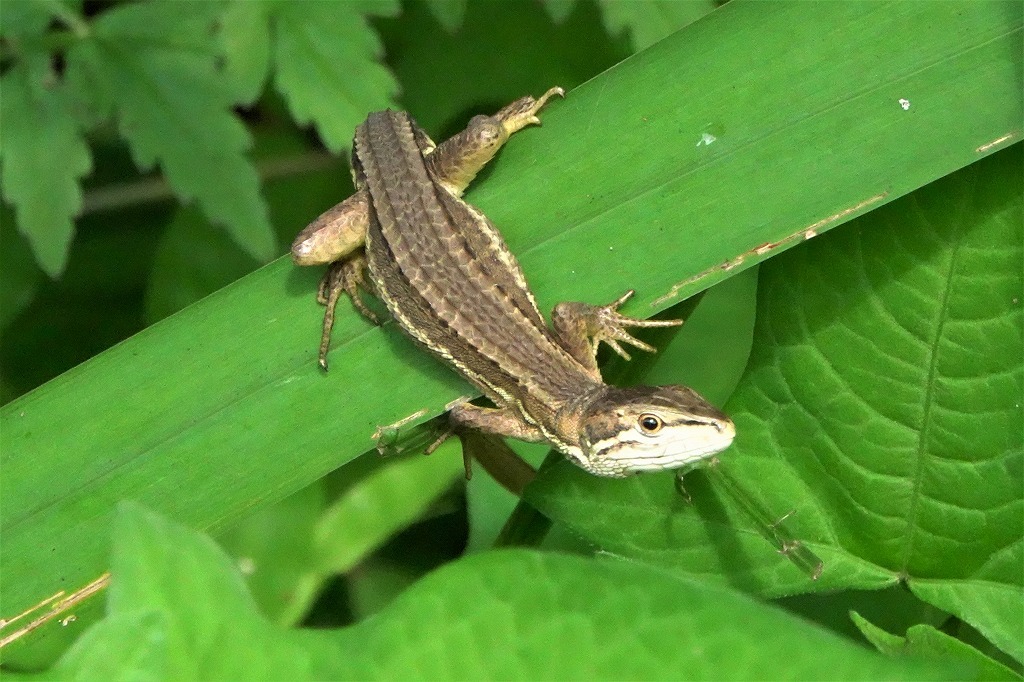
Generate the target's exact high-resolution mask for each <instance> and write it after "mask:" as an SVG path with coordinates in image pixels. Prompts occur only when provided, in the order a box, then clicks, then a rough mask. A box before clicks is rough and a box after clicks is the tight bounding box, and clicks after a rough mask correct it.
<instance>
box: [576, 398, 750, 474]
mask: <svg viewBox="0 0 1024 682" xmlns="http://www.w3.org/2000/svg"><path fill="white" fill-rule="evenodd" d="M581 408H582V409H581V410H580V412H579V413H578V414H579V422H578V426H577V428H578V433H579V450H578V451H575V450H576V448H573V450H574V452H571V453H569V455H570V457H571V458H572V459H573V460H574V461H575V462H576V463H577V464H579V465H580V466H581V467H583V468H584V469H586V470H587V471H589V472H591V473H593V474H596V475H598V476H611V477H622V476H627V475H629V474H631V473H635V472H638V471H663V470H667V469H676V468H678V467H681V466H683V465H684V464H688V463H690V462H694V461H696V460H698V459H702V458H704V457H709V456H710V455H713V454H715V453H717V452H721V451H722V450H724V449H725V448H727V447H729V445H730V444H731V443H732V440H733V438H734V437H735V436H736V427H735V426H734V425H733V423H732V420H731V419H729V417H728V416H726V415H725V413H723V412H722V411H721V410H719V409H718V408H717V407H715V406H714V405H712V404H711V403H709V402H708V401H707V400H705V399H704V398H703V397H701V396H700V394H698V393H697V392H696V391H694V390H693V389H691V388H688V387H686V386H633V387H628V388H619V387H614V386H607V387H605V390H604V391H602V392H601V393H600V394H598V395H597V396H596V397H594V398H593V399H592V400H590V401H588V402H587V404H585V405H582V406H581Z"/></svg>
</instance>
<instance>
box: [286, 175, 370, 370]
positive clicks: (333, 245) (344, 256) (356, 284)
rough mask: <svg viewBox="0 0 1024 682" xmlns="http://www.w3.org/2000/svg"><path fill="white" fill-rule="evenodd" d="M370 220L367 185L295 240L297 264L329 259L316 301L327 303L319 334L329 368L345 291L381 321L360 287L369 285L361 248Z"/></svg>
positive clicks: (322, 358)
mask: <svg viewBox="0 0 1024 682" xmlns="http://www.w3.org/2000/svg"><path fill="white" fill-rule="evenodd" d="M369 224H370V198H369V195H368V194H367V192H366V189H365V188H364V189H360V190H359V191H357V192H356V193H355V194H353V195H352V196H350V197H349V198H348V199H345V201H342V202H341V203H339V204H337V205H335V206H333V207H331V208H329V209H327V210H326V211H324V212H323V213H322V214H320V216H319V217H318V218H317V219H316V220H314V221H313V222H312V223H310V224H309V226H308V227H306V229H304V230H303V231H302V232H300V233H299V235H298V236H297V237H296V238H295V241H294V242H293V243H292V260H294V261H295V263H296V264H298V265H322V264H324V263H330V267H329V268H328V269H327V273H326V274H325V275H324V277H323V279H322V280H320V289H319V291H318V292H317V297H316V298H317V301H318V302H319V303H320V304H321V305H324V306H326V307H327V310H326V311H324V324H323V332H322V334H321V337H320V354H319V361H320V366H321V367H322V368H323V369H324V370H326V369H327V349H328V347H329V346H330V343H331V330H332V329H333V328H334V312H335V308H337V305H338V299H339V298H341V294H342V293H346V294H348V296H349V298H351V299H352V304H353V305H354V306H355V308H356V310H358V311H359V312H360V313H362V315H363V316H364V317H366V318H367V319H369V320H370V321H372V322H374V323H378V322H379V321H378V319H377V316H376V315H375V314H374V313H373V311H372V310H370V309H369V308H368V307H366V304H365V303H364V302H363V299H362V297H361V296H360V293H359V290H360V288H363V289H366V288H368V287H367V285H366V281H367V280H366V256H365V255H364V253H363V251H362V248H363V245H364V243H365V242H366V230H367V229H368V227H369Z"/></svg>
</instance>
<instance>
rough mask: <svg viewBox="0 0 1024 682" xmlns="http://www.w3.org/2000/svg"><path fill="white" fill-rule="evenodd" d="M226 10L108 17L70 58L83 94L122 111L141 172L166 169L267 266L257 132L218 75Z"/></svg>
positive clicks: (170, 9) (127, 9)
mask: <svg viewBox="0 0 1024 682" xmlns="http://www.w3.org/2000/svg"><path fill="white" fill-rule="evenodd" d="M220 9H221V7H220V5H219V4H217V3H204V2H198V3H197V2H171V3H145V4H130V5H122V6H118V7H114V8H112V9H110V10H108V11H106V12H104V13H102V14H101V15H100V16H99V17H98V18H97V19H96V21H95V22H94V23H93V26H92V31H91V32H90V34H89V36H88V37H87V38H84V39H83V40H81V41H80V42H78V43H77V44H76V45H75V46H74V47H73V48H72V49H71V50H70V51H69V52H68V54H67V73H68V79H69V80H70V81H71V82H72V83H73V84H75V85H76V87H77V88H78V90H79V91H80V92H90V93H92V92H96V93H98V94H97V95H95V96H98V97H100V98H101V99H105V100H106V101H107V102H108V103H111V102H112V103H113V105H114V106H115V107H116V116H117V123H118V129H119V130H120V132H121V135H122V136H123V137H124V138H125V139H126V140H127V141H128V143H129V145H130V147H131V150H132V156H133V158H134V159H135V162H136V164H137V165H138V166H139V167H140V168H141V169H143V170H149V169H151V168H152V167H153V166H154V165H156V164H159V165H160V168H161V170H162V171H163V173H164V175H165V176H166V178H167V180H168V182H169V183H170V184H171V187H172V188H173V189H174V191H175V193H176V194H177V195H178V196H179V197H181V198H182V199H183V200H184V201H186V202H188V201H191V200H193V199H194V200H196V201H197V203H198V204H199V207H200V208H201V209H202V210H203V212H204V213H205V214H206V215H207V216H208V217H209V218H210V220H212V221H213V222H214V223H216V224H218V225H223V226H224V227H225V228H226V229H227V231H228V233H229V234H230V235H231V237H232V238H233V239H234V240H235V241H236V242H237V243H238V244H239V245H240V246H241V247H242V248H243V249H245V250H246V251H248V252H249V253H250V254H252V255H253V256H254V257H255V258H257V259H259V260H264V261H265V260H269V259H270V258H271V257H272V256H273V255H274V254H275V252H276V251H277V249H276V246H275V244H274V238H273V233H272V231H271V228H270V222H269V220H268V219H267V209H266V205H265V203H264V201H263V199H262V197H261V196H260V188H259V178H258V177H257V175H256V170H255V168H254V167H253V165H252V162H251V161H250V160H249V159H248V158H246V156H245V151H246V150H247V149H248V148H249V147H250V146H251V139H250V136H249V133H248V132H247V131H246V129H245V126H244V125H243V124H242V122H241V121H240V120H239V119H238V118H237V117H236V116H235V115H234V113H233V112H232V111H231V104H232V100H233V94H234V93H232V88H233V87H236V86H234V85H232V83H235V82H236V80H232V81H231V82H229V81H228V80H227V79H226V78H225V77H224V75H223V74H221V73H220V72H219V70H218V59H219V58H220V55H219V48H218V45H217V43H216V41H215V39H214V34H213V26H214V23H215V22H216V21H217V20H218V19H219V17H220Z"/></svg>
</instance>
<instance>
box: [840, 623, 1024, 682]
mask: <svg viewBox="0 0 1024 682" xmlns="http://www.w3.org/2000/svg"><path fill="white" fill-rule="evenodd" d="M850 617H851V618H853V622H854V623H856V625H857V627H858V628H860V631H861V632H862V633H864V637H866V638H867V639H868V641H870V642H871V643H872V644H874V645H875V647H877V648H878V650H879V651H881V652H882V653H883V654H887V655H889V656H903V655H906V654H917V655H922V656H929V657H934V658H937V659H948V660H954V661H960V662H962V663H963V664H966V665H969V666H971V667H973V668H974V669H975V671H976V672H975V674H974V676H973V677H975V678H976V679H982V680H1019V679H1021V677H1020V675H1017V674H1016V673H1014V672H1013V671H1012V670H1010V669H1009V668H1007V667H1006V666H1005V665H1003V664H1001V663H999V662H998V661H993V660H992V659H991V658H989V657H988V656H985V655H984V654H983V653H981V652H980V651H978V650H977V649H975V648H974V647H972V646H970V645H969V644H965V643H964V642H961V641H960V640H958V639H956V638H955V637H950V636H949V635H947V634H946V633H944V632H942V631H941V630H936V629H935V628H933V627H932V626H930V625H915V626H913V627H912V628H909V629H908V630H907V636H906V637H900V636H899V635H893V634H890V633H888V632H886V631H885V630H883V629H882V628H880V627H878V626H876V625H874V624H872V623H871V622H870V621H868V620H867V619H865V618H863V617H862V616H860V614H858V613H856V612H853V613H851V614H850Z"/></svg>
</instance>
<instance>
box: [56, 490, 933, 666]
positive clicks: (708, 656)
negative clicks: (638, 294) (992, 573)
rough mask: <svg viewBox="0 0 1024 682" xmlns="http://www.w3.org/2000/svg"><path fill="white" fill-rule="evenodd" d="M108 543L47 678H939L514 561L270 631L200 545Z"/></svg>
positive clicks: (587, 575)
mask: <svg viewBox="0 0 1024 682" xmlns="http://www.w3.org/2000/svg"><path fill="white" fill-rule="evenodd" d="M115 532H116V541H115V550H114V558H113V560H114V564H113V569H114V575H115V578H114V581H113V584H112V586H111V588H110V595H109V615H108V617H107V618H106V619H105V620H104V621H103V622H101V623H99V624H98V625H97V626H95V627H94V628H93V629H92V631H90V632H89V633H88V634H87V635H86V636H85V637H83V638H82V640H81V641H79V642H78V643H77V644H76V646H75V647H74V648H73V649H72V650H71V651H70V652H69V653H68V654H67V655H66V656H65V657H64V658H63V660H61V661H60V662H59V663H58V665H57V667H56V669H55V671H54V672H55V673H56V675H55V676H56V677H57V678H58V679H69V678H73V677H78V676H81V675H90V676H91V675H92V674H93V673H94V671H95V670H96V669H95V668H90V667H89V666H90V665H95V664H96V663H100V665H101V667H100V670H101V671H102V673H103V674H104V675H105V676H106V678H107V679H128V678H131V679H239V678H245V679H291V680H303V679H384V680H390V679H431V680H445V679H484V678H486V679H494V678H501V679H661V678H666V677H671V678H675V677H677V676H678V671H680V670H685V671H686V674H687V677H688V678H692V679H723V678H725V679H737V678H748V679H749V678H754V677H757V678H762V677H768V678H779V677H783V676H784V677H787V678H792V679H847V680H854V679H865V680H869V679H871V680H873V679H953V677H952V675H950V674H949V673H942V672H941V669H940V668H938V667H935V666H928V665H927V664H923V663H920V662H916V661H911V660H900V661H895V662H894V661H888V660H886V659H885V658H883V657H882V656H880V655H878V654H873V653H871V652H868V651H866V650H864V649H863V648H861V647H859V646H857V645H855V644H853V643H851V642H849V641H846V640H843V639H842V638H839V637H837V636H835V635H832V634H830V633H828V632H825V631H823V630H820V629H818V628H817V627H815V626H812V625H809V624H807V623H806V622H804V621H802V620H800V619H798V618H795V617H793V616H791V615H789V614H786V613H785V612H784V611H781V610H779V609H775V608H772V607H769V606H766V605H763V604H759V603H757V602H754V601H753V600H751V599H749V598H747V597H744V596H742V595H740V594H737V593H732V592H728V591H725V590H721V589H711V588H707V587H704V586H700V585H697V584H694V583H690V582H686V581H683V580H680V579H678V578H674V577H672V576H669V575H667V574H665V573H662V572H659V571H656V570H654V569H651V568H647V567H643V566H638V565H632V564H628V563H620V562H614V561H601V560H594V559H582V558H574V557H568V556H560V555H557V554H555V555H545V554H541V553H537V552H530V551H522V550H520V551H505V552H488V553H485V554H480V555H476V556H475V557H473V558H470V559H465V560H461V561H458V562H456V563H454V564H452V565H449V566H447V567H445V568H443V569H441V570H439V571H437V572H436V573H434V574H433V575H431V576H429V577H428V578H427V579H425V580H423V581H421V582H420V583H418V584H417V585H416V586H415V587H413V588H412V589H411V590H409V591H408V592H407V593H406V594H405V595H403V596H402V597H401V598H399V599H398V600H397V601H396V602H395V603H394V604H392V605H391V606H390V607H388V608H386V609H385V610H384V611H382V612H381V613H379V614H378V615H377V617H375V618H373V619H370V620H368V621H366V622H365V623H362V624H360V625H356V626H353V627H349V628H345V629H342V630H336V631H319V632H316V631H305V632H302V631H285V630H281V629H278V628H275V627H272V626H271V625H270V624H269V623H267V622H266V621H265V620H263V619H262V618H261V617H260V616H259V615H258V614H257V612H256V609H255V605H254V604H253V602H252V600H251V598H250V597H249V595H248V594H247V593H246V591H245V588H244V584H243V583H242V581H241V579H240V578H239V576H238V575H237V573H236V572H235V571H234V569H233V567H232V565H231V563H230V561H229V560H228V558H227V557H226V556H225V555H224V554H223V553H222V552H221V551H220V550H219V549H218V548H217V547H216V545H215V544H214V543H213V542H212V541H210V540H209V539H208V538H206V537H203V536H201V535H198V534H196V533H194V532H193V531H190V530H187V529H185V528H183V527H181V526H178V525H176V524H172V523H169V522H167V521H166V520H164V519H162V518H160V517H157V516H156V515H154V514H152V513H150V512H146V511H144V510H142V509H141V508H139V507H137V506H134V505H126V506H124V507H122V511H121V512H120V514H119V516H118V521H117V524H116V527H115ZM737 622H742V623H743V624H744V627H743V628H736V627H735V623H737ZM442 625H443V627H441V626H442ZM128 633H131V635H130V636H129V639H130V640H131V642H132V644H131V645H130V646H125V645H124V641H123V639H124V638H125V636H127V635H128Z"/></svg>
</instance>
